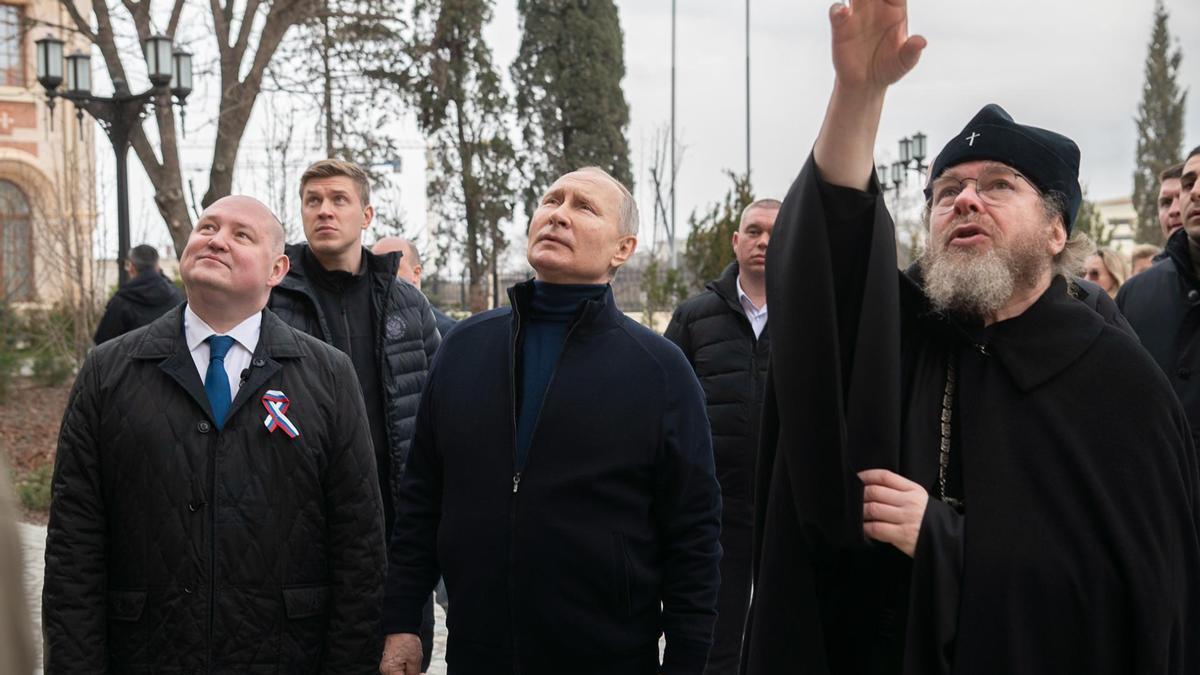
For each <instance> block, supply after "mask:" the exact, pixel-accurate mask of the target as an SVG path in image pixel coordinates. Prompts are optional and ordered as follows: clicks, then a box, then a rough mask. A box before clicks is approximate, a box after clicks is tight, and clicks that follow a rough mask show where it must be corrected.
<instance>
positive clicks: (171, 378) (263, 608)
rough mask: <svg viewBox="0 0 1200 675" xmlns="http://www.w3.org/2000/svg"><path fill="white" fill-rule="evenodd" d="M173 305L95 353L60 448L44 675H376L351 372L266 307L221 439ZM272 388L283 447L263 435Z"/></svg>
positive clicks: (375, 534)
mask: <svg viewBox="0 0 1200 675" xmlns="http://www.w3.org/2000/svg"><path fill="white" fill-rule="evenodd" d="M182 325H183V324H182V307H179V308H176V309H173V310H171V311H170V312H168V313H167V314H166V315H164V316H163V317H162V318H160V319H158V320H157V321H155V322H154V323H152V324H150V325H148V326H146V327H144V328H141V329H138V330H136V331H133V332H131V333H127V334H125V335H124V336H121V337H119V338H116V339H114V340H111V341H109V342H107V343H105V344H103V345H101V346H99V347H97V348H96V349H95V350H93V351H92V353H91V354H90V355H89V356H88V358H87V360H86V362H85V363H84V366H83V369H82V370H81V372H80V373H79V376H78V378H77V380H76V382H75V387H74V389H73V391H72V393H71V398H70V401H69V403H68V405H67V411H66V414H65V416H64V418H63V424H62V431H61V433H60V436H59V446H58V457H57V460H56V463H55V467H54V481H53V499H52V503H51V510H50V526H49V533H48V538H47V542H46V577H45V588H44V593H43V610H42V616H43V626H44V632H45V641H46V642H45V644H46V672H47V673H48V674H54V673H68V672H69V673H85V672H88V673H90V672H95V673H101V672H112V673H273V674H274V673H371V672H374V671H375V669H376V668H377V666H378V659H379V655H380V649H381V642H380V641H379V639H378V634H377V631H376V627H377V626H378V621H379V611H380V610H379V604H380V599H381V595H382V587H383V580H384V573H385V565H386V561H385V555H384V539H383V513H382V506H381V500H380V495H379V486H378V483H377V480H378V479H377V477H376V473H375V459H374V454H373V452H372V448H371V440H370V436H369V432H368V430H367V420H366V411H365V408H364V406H363V401H362V395H361V393H360V392H359V388H358V383H357V381H356V380H355V376H354V370H353V367H352V366H351V364H350V360H349V358H347V357H346V356H345V355H344V354H342V353H340V352H338V351H337V350H335V349H333V348H332V347H329V346H327V345H325V344H324V343H322V342H320V341H318V340H316V339H314V338H311V337H309V336H307V335H303V334H302V333H300V332H299V331H296V330H293V329H292V328H290V327H288V326H287V325H285V324H284V323H283V322H282V321H280V320H279V319H278V317H276V316H275V315H274V314H272V313H271V312H270V311H266V312H264V313H263V320H262V330H261V335H260V338H259V342H258V347H257V349H256V350H255V354H254V358H253V361H252V366H251V367H250V368H249V369H248V370H249V374H248V377H247V378H246V380H245V381H244V382H243V384H242V385H241V388H240V390H239V391H238V394H237V397H236V398H235V400H234V401H233V404H232V406H231V408H230V412H229V416H228V418H227V420H226V424H225V427H224V429H223V430H222V431H217V428H216V425H215V424H213V419H212V413H211V410H210V407H209V405H208V399H207V397H206V396H205V393H204V388H203V385H202V384H201V379H200V375H199V373H198V372H197V370H196V366H195V363H194V362H193V360H192V357H191V354H190V353H189V352H188V349H187V344H186V342H185V341H184V337H183V328H182ZM268 390H279V391H281V392H283V393H284V394H285V395H286V396H287V397H288V398H289V400H290V406H289V407H288V409H287V410H286V412H285V415H286V417H287V418H288V419H290V420H291V421H292V422H294V424H295V425H296V426H297V427H298V429H299V436H298V437H296V438H290V437H288V436H287V435H286V434H284V433H283V431H282V430H281V429H276V430H274V431H269V430H268V429H267V427H266V426H265V424H264V420H265V418H266V417H267V411H266V409H265V407H264V405H263V403H262V397H263V395H264V394H265V393H266V392H267V391H268Z"/></svg>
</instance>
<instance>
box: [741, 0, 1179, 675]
mask: <svg viewBox="0 0 1200 675" xmlns="http://www.w3.org/2000/svg"><path fill="white" fill-rule="evenodd" d="M830 19H831V23H832V27H833V61H834V68H835V71H836V75H837V77H836V82H835V85H834V90H833V94H832V97H831V100H830V103H829V108H828V112H827V114H826V118H825V122H824V126H823V127H822V129H821V132H820V135H819V137H818V139H817V141H816V144H815V146H814V149H813V153H812V157H811V158H810V159H809V161H808V162H807V164H806V165H805V166H804V168H803V170H802V171H801V173H800V176H799V178H798V179H797V180H796V183H795V185H794V186H793V187H792V189H791V192H790V193H789V195H788V197H787V200H786V201H785V202H784V204H783V208H782V210H781V211H780V214H779V218H778V221H777V223H776V226H775V234H774V237H773V241H772V242H771V249H770V252H769V254H768V255H769V256H770V260H769V262H768V265H767V270H768V272H767V276H768V282H767V294H768V298H769V302H770V305H771V323H772V326H771V332H772V345H771V347H772V349H771V370H770V374H769V379H768V392H767V406H766V415H765V419H764V428H763V429H764V445H763V448H762V450H763V452H762V455H761V456H760V459H759V471H758V479H757V480H758V484H757V488H756V489H757V497H758V503H757V505H756V510H757V513H756V519H757V522H756V535H755V537H756V542H755V546H756V555H755V582H754V586H755V596H754V600H753V608H752V611H751V618H750V620H749V625H748V632H747V635H746V638H745V646H744V647H743V661H744V668H743V673H744V674H745V675H782V674H787V673H805V674H808V673H820V674H824V673H838V674H841V673H855V674H857V673H864V674H865V673H871V674H874V673H881V674H882V673H905V674H907V675H933V674H938V673H962V674H965V675H989V674H993V673H994V674H996V675H1001V674H1003V675H1017V674H1020V675H1038V674H1043V673H1044V674H1046V675H1050V674H1053V675H1061V674H1063V673H1087V674H1089V675H1098V674H1100V675H1103V674H1110V673H1111V674H1113V675H1116V674H1118V673H1119V674H1122V675H1126V674H1131V673H1138V674H1159V673H1171V674H1175V673H1179V674H1183V673H1200V585H1198V583H1200V544H1198V542H1197V539H1198V535H1197V522H1198V509H1197V504H1198V500H1200V490H1198V483H1200V477H1198V470H1197V459H1196V452H1195V450H1194V448H1193V446H1192V442H1191V440H1190V437H1189V435H1188V425H1187V422H1186V419H1185V417H1184V414H1183V411H1182V409H1181V407H1180V405H1179V403H1178V401H1177V399H1176V397H1175V395H1174V394H1173V393H1172V390H1171V387H1170V385H1169V384H1168V382H1167V380H1166V379H1165V378H1164V377H1163V375H1162V373H1161V372H1159V370H1158V369H1157V368H1156V367H1155V364H1154V362H1153V361H1152V360H1151V359H1150V357H1149V356H1148V355H1147V354H1146V353H1145V352H1144V351H1143V350H1142V348H1141V347H1140V346H1139V345H1138V344H1137V343H1136V342H1135V341H1134V339H1132V338H1131V337H1130V336H1129V335H1128V334H1127V333H1125V332H1124V331H1122V330H1120V329H1118V328H1116V327H1113V326H1111V325H1109V324H1107V323H1105V321H1104V320H1103V319H1102V318H1101V317H1100V316H1099V315H1097V314H1096V313H1095V312H1094V311H1092V310H1091V309H1090V308H1088V307H1087V306H1086V305H1085V304H1084V303H1083V302H1081V301H1080V300H1078V299H1076V298H1075V297H1074V296H1073V295H1072V289H1071V286H1070V283H1069V282H1068V277H1069V275H1070V273H1071V271H1072V270H1071V268H1072V267H1073V265H1074V264H1076V263H1077V262H1078V260H1079V258H1080V255H1081V246H1086V242H1082V243H1081V241H1080V240H1079V239H1078V238H1072V237H1071V226H1072V224H1073V221H1074V219H1075V216H1076V213H1077V210H1078V208H1079V204H1080V201H1081V194H1080V192H1081V191H1080V188H1079V181H1078V170H1079V149H1078V148H1077V147H1076V145H1075V144H1074V143H1073V142H1072V141H1071V140H1070V139H1068V138H1066V137H1065V136H1062V135H1059V134H1057V133H1054V132H1051V131H1046V130H1043V129H1039V128H1035V127H1031V126H1026V125H1023V124H1018V123H1016V122H1015V121H1014V120H1013V119H1012V118H1011V117H1010V116H1009V115H1008V114H1007V113H1006V112H1005V111H1004V110H1002V109H1001V108H999V107H998V106H994V105H990V106H987V107H985V108H984V109H983V110H981V111H980V112H979V113H978V115H976V116H975V118H974V119H972V120H971V121H970V122H969V123H968V124H967V126H966V128H964V129H963V131H962V132H961V133H960V134H958V135H957V136H955V137H954V138H952V139H950V140H949V142H948V143H947V144H946V146H945V148H944V149H943V150H942V151H941V153H940V154H939V155H938V157H937V158H936V160H935V161H934V163H933V166H932V167H931V169H930V173H929V180H928V184H927V189H926V196H927V199H928V227H929V230H928V232H929V237H928V240H929V244H928V251H927V252H926V253H925V254H924V255H923V256H922V258H921V260H920V262H919V263H918V264H917V265H916V266H914V268H913V269H911V270H909V271H907V272H898V271H897V267H896V253H895V251H896V247H895V240H894V231H893V225H892V221H891V218H890V217H889V215H888V213H887V210H886V208H885V205H884V201H883V198H882V197H881V196H880V188H879V184H878V182H877V180H876V178H875V176H874V162H873V160H872V149H873V147H874V144H875V137H876V133H877V130H878V125H879V118H880V115H881V112H882V107H883V99H884V93H885V91H886V90H887V88H888V86H890V85H891V84H893V83H895V82H896V81H897V80H899V79H900V78H901V77H902V76H903V75H904V74H905V73H906V72H908V71H909V70H910V69H911V68H912V67H913V66H915V65H916V62H917V60H918V58H919V56H920V54H921V51H922V49H923V48H924V46H925V40H924V39H923V38H921V37H919V36H909V35H908V32H907V31H908V28H907V8H906V5H905V2H904V0H854V1H853V2H852V3H851V5H850V6H843V5H835V6H834V8H833V9H832V10H831V14H830ZM1003 58H1004V57H1003V55H1001V54H992V55H989V54H980V61H979V62H976V63H974V64H964V65H963V68H962V73H963V77H975V76H981V74H982V75H986V73H988V72H990V71H989V69H988V68H987V67H980V64H981V63H986V62H988V61H996V62H1000V61H1002V60H1003Z"/></svg>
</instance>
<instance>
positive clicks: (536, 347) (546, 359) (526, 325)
mask: <svg viewBox="0 0 1200 675" xmlns="http://www.w3.org/2000/svg"><path fill="white" fill-rule="evenodd" d="M607 289H608V285H607V284H549V283H546V282H544V281H534V282H533V295H532V296H531V297H530V301H529V309H528V311H527V312H526V314H525V315H522V317H521V321H522V326H521V328H522V332H523V333H524V338H523V339H522V343H521V354H520V358H521V360H520V363H519V364H518V370H519V373H520V375H519V377H520V379H519V380H518V383H519V384H518V389H517V401H518V413H517V467H516V469H517V472H518V473H519V472H521V471H524V470H525V461H526V459H527V458H528V456H529V444H530V441H532V439H533V427H534V425H535V424H536V423H537V417H538V413H539V412H540V411H541V409H542V399H543V398H545V396H546V387H547V386H548V385H549V384H550V378H551V377H552V376H553V375H554V367H555V365H556V364H557V363H558V357H559V355H561V354H562V350H563V346H564V345H565V344H566V341H567V332H568V331H569V330H570V329H571V324H572V323H573V322H574V320H575V319H576V318H577V317H578V315H579V308H580V306H581V305H582V304H583V303H584V302H586V301H588V300H598V299H600V298H601V297H603V295H604V293H605V291H606V290H607Z"/></svg>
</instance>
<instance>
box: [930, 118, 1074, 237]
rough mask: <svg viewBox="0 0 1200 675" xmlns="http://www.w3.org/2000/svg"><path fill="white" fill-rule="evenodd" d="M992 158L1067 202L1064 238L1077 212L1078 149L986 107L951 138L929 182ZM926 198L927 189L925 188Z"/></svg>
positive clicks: (938, 157)
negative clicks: (961, 166) (959, 167)
mask: <svg viewBox="0 0 1200 675" xmlns="http://www.w3.org/2000/svg"><path fill="white" fill-rule="evenodd" d="M978 159H990V160H993V161H997V162H1003V163H1004V164H1007V165H1009V166H1011V167H1012V168H1014V169H1016V170H1017V171H1020V172H1021V173H1022V174H1023V175H1024V176H1025V177H1026V178H1028V179H1029V180H1030V181H1031V182H1032V183H1033V184H1034V185H1036V186H1037V188H1038V189H1039V190H1041V191H1042V192H1048V191H1051V190H1053V191H1055V192H1059V193H1061V194H1063V195H1064V196H1065V197H1066V212H1065V213H1064V214H1063V221H1064V223H1065V224H1066V226H1067V234H1070V233H1071V226H1072V225H1073V224H1074V222H1075V216H1076V214H1077V213H1078V212H1079V204H1080V203H1081V202H1082V201H1083V192H1082V190H1080V188H1079V146H1077V145H1075V141H1072V140H1071V139H1069V138H1067V137H1066V136H1063V135H1062V134H1057V133H1054V132H1053V131H1047V130H1046V129H1039V128H1037V127H1031V126H1026V125H1024V124H1017V123H1016V122H1014V121H1013V118H1012V116H1011V115H1009V114H1008V113H1007V112H1005V110H1004V108H1001V107H1000V106H998V105H996V104H995V103H989V104H988V105H986V106H984V107H983V109H982V110H980V111H979V112H978V113H976V115H975V117H974V118H972V119H971V121H970V122H968V123H967V126H966V127H964V128H963V130H962V133H960V134H959V135H958V136H956V137H954V138H952V139H951V140H950V142H949V143H947V144H946V147H944V148H942V151H941V152H940V153H939V154H938V156H937V159H935V160H934V161H933V169H932V171H930V173H929V181H930V183H932V182H933V180H934V179H935V178H937V177H938V176H940V175H942V172H943V171H945V170H946V169H948V168H950V167H952V166H954V165H956V164H962V163H963V162H970V161H973V160H978ZM925 198H926V199H929V198H930V187H929V186H928V185H926V187H925Z"/></svg>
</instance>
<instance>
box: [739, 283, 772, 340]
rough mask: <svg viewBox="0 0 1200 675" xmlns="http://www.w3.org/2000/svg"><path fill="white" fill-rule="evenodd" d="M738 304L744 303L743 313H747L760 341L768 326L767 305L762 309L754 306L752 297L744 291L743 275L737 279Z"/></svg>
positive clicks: (756, 337)
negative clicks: (764, 329)
mask: <svg viewBox="0 0 1200 675" xmlns="http://www.w3.org/2000/svg"><path fill="white" fill-rule="evenodd" d="M737 289H738V302H740V303H742V311H743V312H745V313H746V318H747V319H749V320H750V327H751V328H753V329H754V338H755V339H758V337H759V336H761V335H762V331H763V328H765V327H766V325H767V303H765V302H764V303H763V306H762V307H759V306H757V305H755V304H754V301H753V300H751V299H750V296H748V295H746V291H743V290H742V275H740V274H739V275H738V278H737Z"/></svg>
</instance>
